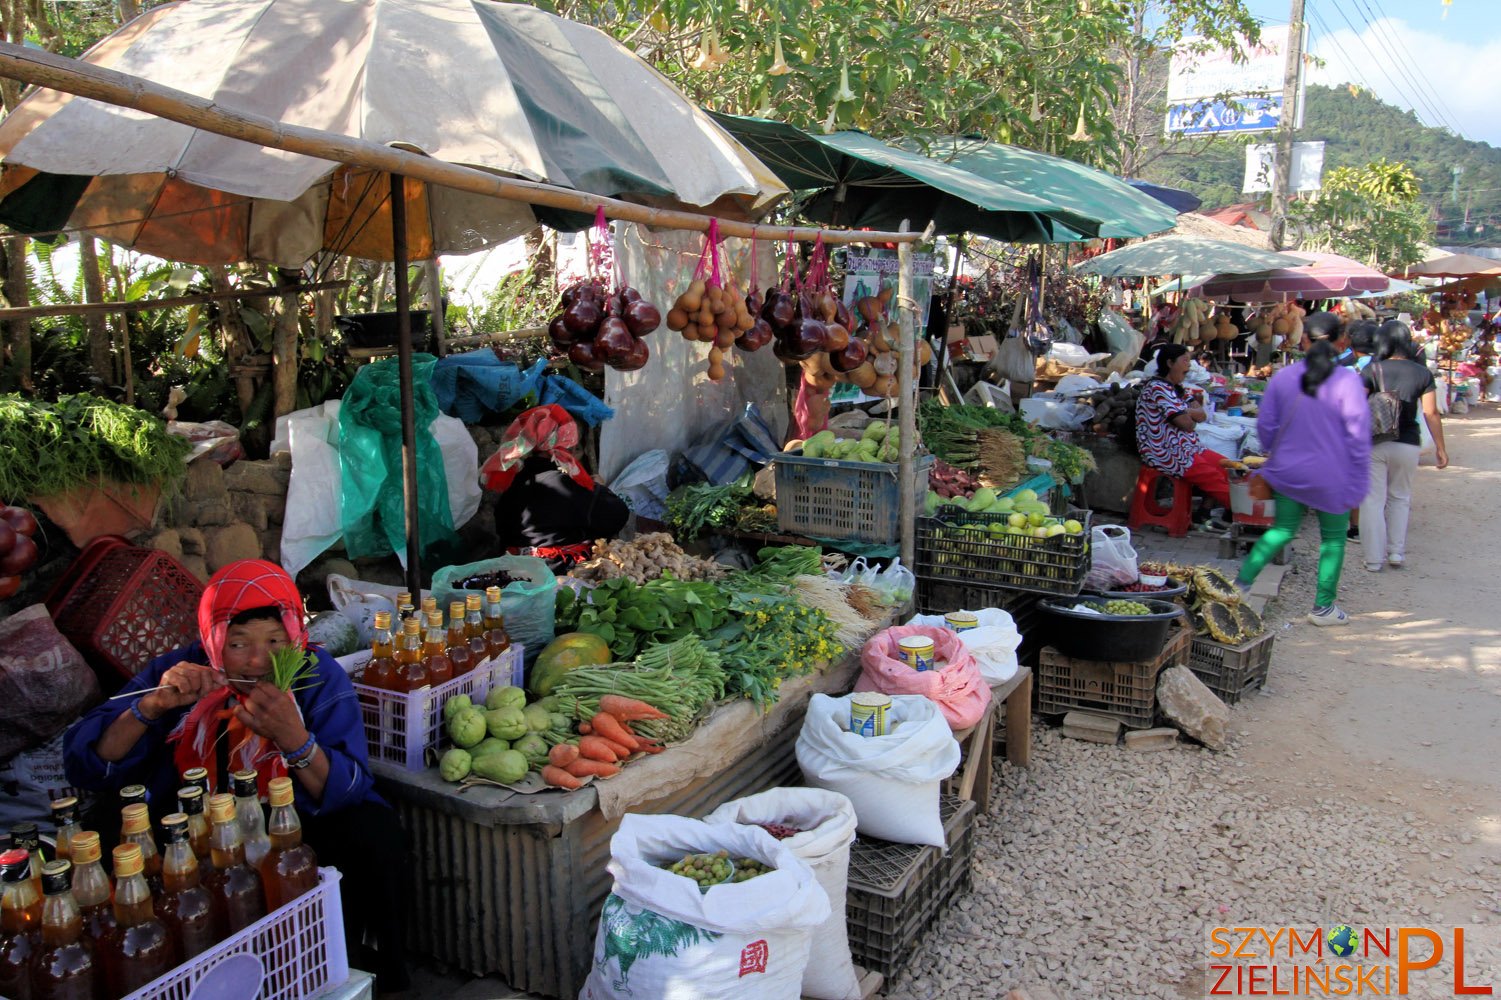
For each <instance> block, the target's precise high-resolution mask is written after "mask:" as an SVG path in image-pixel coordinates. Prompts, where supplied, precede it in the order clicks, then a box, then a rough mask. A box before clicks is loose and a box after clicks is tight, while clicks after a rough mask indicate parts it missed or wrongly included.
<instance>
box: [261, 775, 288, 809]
mask: <svg viewBox="0 0 1501 1000" xmlns="http://www.w3.org/2000/svg"><path fill="white" fill-rule="evenodd" d="M267 791H268V792H270V794H271V805H272V807H273V808H274V807H276V806H289V805H291V804H292V779H291V778H272V779H271V784H270V785H269V786H268V787H267Z"/></svg>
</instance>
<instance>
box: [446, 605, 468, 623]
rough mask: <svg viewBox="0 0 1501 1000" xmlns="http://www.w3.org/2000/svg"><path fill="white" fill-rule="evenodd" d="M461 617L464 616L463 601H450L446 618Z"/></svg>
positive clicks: (451, 619)
mask: <svg viewBox="0 0 1501 1000" xmlns="http://www.w3.org/2000/svg"><path fill="white" fill-rule="evenodd" d="M463 617H464V602H463V601H454V602H452V603H451V604H449V605H448V620H449V621H453V620H454V619H456V618H463Z"/></svg>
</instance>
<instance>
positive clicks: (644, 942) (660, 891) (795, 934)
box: [579, 813, 829, 1000]
mask: <svg viewBox="0 0 1501 1000" xmlns="http://www.w3.org/2000/svg"><path fill="white" fill-rule="evenodd" d="M717 850H725V851H728V852H729V853H730V856H731V857H747V858H755V859H756V860H758V861H762V862H765V863H767V864H769V865H771V866H772V867H773V868H774V869H775V871H770V872H767V873H766V874H765V875H760V876H757V877H756V878H753V879H750V880H748V881H745V882H740V883H734V884H730V885H721V886H715V887H713V888H711V889H710V890H709V891H708V892H701V891H700V890H699V887H698V885H697V883H695V882H694V881H693V880H691V879H688V878H684V877H683V876H681V875H674V874H673V873H672V872H670V871H667V870H666V869H665V868H662V867H661V866H662V865H664V864H668V863H670V862H673V861H677V860H679V859H680V858H682V857H683V855H685V854H696V853H698V852H700V851H717ZM609 870H610V874H611V875H613V876H615V885H614V887H613V888H612V889H611V892H610V895H609V897H608V898H607V899H606V900H605V906H604V912H603V914H602V915H601V916H600V921H599V932H598V933H597V934H596V935H595V938H594V967H593V968H592V969H590V970H589V978H588V979H586V980H585V981H584V988H583V990H582V991H581V992H580V993H579V998H580V1000H644V998H647V997H650V998H652V1000H797V998H798V996H799V994H800V992H801V987H802V981H803V969H804V967H805V966H806V965H807V964H808V954H809V948H810V947H811V945H812V941H813V929H814V928H815V927H817V926H819V925H820V924H822V923H823V922H824V921H825V920H827V919H828V916H829V897H828V896H827V895H826V894H825V893H824V891H823V889H822V888H821V887H820V886H819V884H818V880H817V879H816V878H814V876H813V870H812V869H811V868H809V867H808V866H807V865H806V864H804V863H803V862H802V861H801V860H799V858H798V856H797V855H796V854H794V853H793V852H792V850H791V848H788V847H786V846H785V845H783V844H781V843H779V842H778V841H777V840H776V838H774V837H772V836H771V834H769V833H767V832H766V831H765V830H762V829H760V828H758V827H751V826H740V825H738V824H734V823H712V824H711V823H704V822H702V821H700V820H696V819H686V818H684V817H682V816H643V815H637V814H634V813H628V814H627V815H626V816H625V817H624V818H622V819H621V821H620V829H619V830H618V831H616V833H615V836H614V837H612V838H610V865H609Z"/></svg>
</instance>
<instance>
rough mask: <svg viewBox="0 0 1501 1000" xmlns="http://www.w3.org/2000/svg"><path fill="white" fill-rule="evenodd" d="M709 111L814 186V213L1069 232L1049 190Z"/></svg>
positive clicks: (1047, 235)
mask: <svg viewBox="0 0 1501 1000" xmlns="http://www.w3.org/2000/svg"><path fill="white" fill-rule="evenodd" d="M710 114H711V115H712V116H713V118H714V120H715V121H717V122H718V123H719V124H720V125H722V126H723V127H724V128H725V130H726V131H728V132H729V133H730V134H731V135H733V136H734V137H735V138H736V139H738V140H739V141H740V143H741V145H743V146H745V147H746V148H747V149H749V150H750V151H751V152H752V153H754V154H755V155H756V156H757V157H758V158H759V159H760V160H761V162H762V163H764V164H765V165H766V166H767V167H768V168H770V169H771V171H772V172H773V173H774V174H776V176H777V179H778V180H780V181H781V182H782V183H783V184H785V185H787V186H788V187H789V188H792V189H793V190H797V191H815V192H816V193H815V194H814V195H813V196H812V197H811V199H810V200H809V201H808V202H807V204H806V205H805V207H804V210H805V212H806V213H807V214H808V216H809V217H810V218H813V219H817V220H820V221H825V222H829V223H831V224H837V225H842V226H868V227H871V228H877V224H876V222H875V221H874V220H875V219H876V218H878V217H879V218H883V219H886V220H887V221H886V222H884V223H882V224H881V226H880V228H889V229H895V228H896V227H897V226H898V225H899V224H900V223H901V221H902V220H903V219H906V220H908V221H910V222H911V224H912V225H913V226H914V227H915V228H921V227H922V226H924V225H926V224H927V223H928V222H929V221H930V220H931V221H932V222H933V224H934V230H935V232H937V233H940V234H943V233H966V232H973V233H978V234H980V235H982V236H989V237H991V238H993V239H998V240H1005V241H1008V242H1013V243H1039V242H1044V243H1045V242H1054V241H1056V240H1058V239H1060V238H1061V236H1062V235H1063V234H1065V233H1069V231H1068V230H1066V229H1064V227H1062V226H1061V225H1059V223H1058V222H1057V221H1055V216H1056V215H1057V214H1058V212H1057V207H1056V206H1055V205H1054V204H1053V203H1051V202H1050V201H1048V200H1046V199H1045V198H1040V197H1038V196H1036V195H1035V194H1032V193H1029V192H1028V191H1026V190H1023V189H1022V188H1021V187H1018V186H1014V185H1012V184H1009V183H1005V182H1001V181H997V180H994V179H989V178H985V177H979V176H976V175H975V174H973V173H970V172H969V171H966V170H961V169H958V168H957V167H954V166H952V165H950V164H946V163H942V162H940V161H938V160H935V159H933V158H931V157H927V156H923V155H922V154H921V153H916V152H910V151H908V150H905V149H900V148H898V147H895V146H891V145H888V144H886V143H884V142H881V141H879V140H877V139H873V138H871V137H870V136H868V135H866V134H865V133H864V132H833V133H829V134H818V133H809V132H804V131H803V130H801V129H798V128H795V127H793V126H791V125H787V124H784V123H782V122H774V121H769V120H767V119H765V118H746V117H741V116H739V115H727V114H720V113H718V112H710ZM1169 224H1171V223H1169ZM1070 235H1072V234H1071V233H1070ZM1072 238H1075V239H1077V238H1078V237H1076V236H1072Z"/></svg>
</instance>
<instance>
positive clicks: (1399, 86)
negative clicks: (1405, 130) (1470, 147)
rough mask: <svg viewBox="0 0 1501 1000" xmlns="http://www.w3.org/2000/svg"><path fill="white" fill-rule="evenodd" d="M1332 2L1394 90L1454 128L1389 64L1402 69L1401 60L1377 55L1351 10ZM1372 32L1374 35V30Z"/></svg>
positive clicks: (1417, 109)
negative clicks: (1412, 91) (1413, 90)
mask: <svg viewBox="0 0 1501 1000" xmlns="http://www.w3.org/2000/svg"><path fill="white" fill-rule="evenodd" d="M1330 2H1331V3H1332V4H1333V6H1334V9H1335V11H1336V12H1337V13H1338V14H1339V16H1340V17H1341V18H1342V19H1343V20H1344V22H1345V25H1346V26H1347V27H1348V28H1349V29H1350V34H1351V35H1352V36H1353V37H1354V39H1355V43H1356V44H1357V45H1359V46H1360V47H1361V49H1363V50H1364V51H1365V54H1366V55H1367V56H1368V57H1369V58H1370V60H1371V62H1372V63H1374V64H1375V65H1376V67H1377V68H1378V69H1380V70H1381V74H1382V76H1384V77H1385V78H1386V80H1387V82H1388V83H1389V84H1391V86H1392V89H1393V91H1394V92H1395V93H1396V94H1397V95H1398V96H1399V98H1400V99H1401V100H1403V101H1406V102H1407V104H1408V105H1409V106H1411V108H1412V110H1413V111H1414V112H1417V113H1418V114H1419V115H1423V114H1426V115H1427V116H1428V117H1429V118H1430V119H1431V120H1432V121H1433V122H1434V123H1435V124H1437V125H1440V126H1442V127H1445V128H1449V129H1451V130H1452V129H1453V126H1452V125H1449V124H1448V123H1447V122H1446V121H1445V120H1444V117H1443V115H1441V114H1439V113H1438V111H1437V110H1436V109H1434V108H1433V106H1432V105H1431V104H1429V103H1428V101H1427V100H1426V99H1425V98H1424V97H1423V95H1422V93H1421V92H1419V93H1418V96H1417V98H1414V97H1413V95H1412V94H1411V93H1410V92H1409V85H1405V84H1404V83H1403V82H1402V80H1401V79H1400V78H1399V77H1398V75H1396V74H1395V73H1394V72H1393V70H1392V69H1391V68H1390V67H1389V65H1388V64H1391V63H1395V64H1396V65H1397V67H1398V68H1399V69H1400V67H1401V62H1400V60H1398V59H1396V58H1395V57H1394V56H1393V55H1392V54H1391V53H1389V52H1388V53H1386V54H1385V55H1384V56H1381V55H1377V54H1376V52H1375V51H1374V50H1373V49H1372V48H1371V46H1370V44H1369V43H1368V42H1367V41H1366V39H1365V36H1364V35H1363V34H1362V33H1361V31H1360V29H1358V28H1357V27H1355V22H1354V21H1353V20H1352V19H1351V17H1350V15H1349V12H1347V11H1346V10H1345V8H1344V6H1343V5H1342V4H1341V3H1340V2H1339V0H1330ZM1372 34H1373V36H1374V32H1373V33H1372ZM1377 42H1378V44H1379V43H1380V39H1379V38H1378V39H1377Z"/></svg>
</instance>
